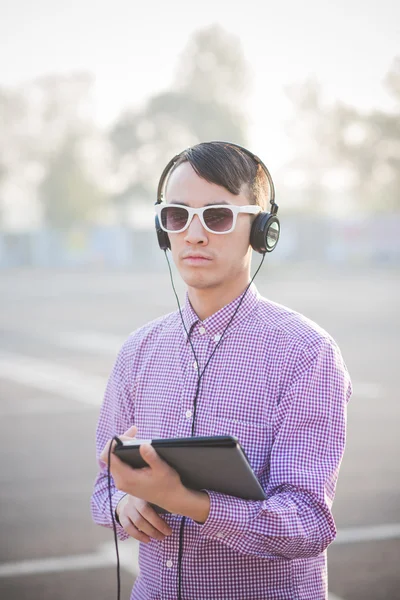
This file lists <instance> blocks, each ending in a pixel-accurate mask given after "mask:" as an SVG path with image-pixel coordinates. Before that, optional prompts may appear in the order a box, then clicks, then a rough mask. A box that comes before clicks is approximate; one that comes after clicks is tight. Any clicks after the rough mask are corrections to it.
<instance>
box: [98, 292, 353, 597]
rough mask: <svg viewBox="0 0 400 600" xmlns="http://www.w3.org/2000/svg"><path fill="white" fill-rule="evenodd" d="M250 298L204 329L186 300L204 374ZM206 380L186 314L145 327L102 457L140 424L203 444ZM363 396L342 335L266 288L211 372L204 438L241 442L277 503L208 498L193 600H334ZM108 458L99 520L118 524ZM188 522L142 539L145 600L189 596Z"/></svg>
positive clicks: (194, 543)
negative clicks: (355, 420) (334, 558)
mask: <svg viewBox="0 0 400 600" xmlns="http://www.w3.org/2000/svg"><path fill="white" fill-rule="evenodd" d="M239 301H240V297H239V298H236V300H234V301H233V302H231V303H230V304H229V305H227V306H225V307H224V308H222V309H221V310H219V311H218V312H217V313H215V314H214V315H212V316H211V317H208V318H207V319H205V320H204V321H203V322H202V321H200V320H199V318H198V317H197V315H196V313H195V312H194V311H193V309H192V307H191V304H190V302H189V301H188V299H186V304H185V306H184V308H183V310H182V313H183V318H184V320H185V323H186V327H187V330H188V331H190V332H191V334H190V335H191V341H192V343H193V346H194V348H195V352H196V355H197V358H198V360H199V364H200V372H201V371H202V368H203V367H204V365H205V364H206V362H207V360H208V358H209V357H210V355H211V353H212V352H213V350H214V348H215V346H216V343H217V342H218V340H219V338H220V336H221V334H222V333H223V331H224V329H225V327H226V325H227V324H228V322H229V320H230V318H231V317H232V315H233V313H234V311H235V309H236V307H237V305H238V302H239ZM197 377H198V375H197V369H196V363H195V360H194V356H193V352H192V349H191V346H190V343H189V342H188V340H187V337H186V334H185V331H184V328H183V325H182V321H181V318H180V315H179V312H175V313H172V314H169V315H166V316H164V317H162V318H160V319H157V320H155V321H153V322H151V323H149V324H147V325H145V326H144V327H142V328H141V329H139V330H137V331H136V332H134V333H132V334H131V335H130V337H129V338H128V340H127V341H126V342H125V344H124V345H123V347H122V349H121V350H120V352H119V355H118V357H117V360H116V363H115V366H114V369H113V371H112V373H111V376H110V379H109V382H108V385H107V389H106V393H105V398H104V403H103V406H102V408H101V412H100V418H99V423H98V429H97V455H99V454H100V452H101V450H102V449H103V447H104V445H105V443H106V441H107V440H108V439H110V438H111V437H113V436H114V435H115V434H121V433H123V432H124V431H126V430H127V429H128V428H129V427H130V426H131V425H133V424H136V425H137V426H138V434H137V435H138V437H140V438H144V439H149V438H167V437H185V436H190V433H191V427H192V418H193V399H194V397H195V391H196V384H197ZM351 391H352V388H351V382H350V378H349V374H348V371H347V369H346V366H345V364H344V362H343V359H342V356H341V353H340V350H339V349H338V347H337V345H336V344H335V342H334V340H333V339H332V338H331V337H330V336H329V334H327V333H326V331H324V330H323V329H321V328H320V327H319V326H318V325H316V324H315V323H313V322H312V321H310V320H309V319H307V318H305V317H304V316H302V315H300V314H299V313H296V312H295V311H293V310H290V309H288V308H287V307H285V306H282V305H280V304H277V303H274V302H271V301H270V300H267V299H265V298H263V297H261V296H260V295H259V294H258V292H257V290H256V288H255V286H254V284H253V285H252V286H251V287H250V289H249V291H248V292H247V294H246V295H245V297H244V299H243V302H242V304H241V306H240V308H239V310H238V312H237V314H236V316H235V317H234V319H233V321H232V323H231V325H230V326H229V328H228V329H227V331H226V332H225V334H224V335H223V338H222V340H221V343H220V345H219V347H218V348H217V350H216V352H215V354H214V356H213V357H212V359H211V361H210V363H209V365H208V367H207V369H206V371H205V373H204V375H203V377H202V381H201V387H200V394H199V397H198V402H197V413H196V424H195V425H196V426H195V435H199V436H207V435H224V434H228V435H234V436H236V437H237V438H238V439H239V441H240V443H241V445H242V446H243V448H244V450H245V452H246V454H247V457H248V459H249V461H250V463H251V466H252V468H253V470H254V472H255V474H256V476H257V478H258V480H259V481H260V483H261V485H262V487H263V488H264V490H265V494H266V500H264V501H249V500H242V499H239V498H235V497H232V496H226V495H224V494H220V493H217V492H214V491H207V493H208V494H209V497H210V513H209V516H208V518H207V520H206V522H205V523H204V524H198V523H196V522H194V521H192V520H191V519H187V520H186V524H185V529H184V543H183V559H182V598H183V599H184V600H206V599H207V600H323V599H326V598H327V594H328V591H327V556H326V548H327V546H328V545H329V544H330V543H331V542H332V540H333V539H334V537H335V534H336V528H335V523H334V520H333V517H332V513H331V508H332V502H333V498H334V493H335V486H336V481H337V477H338V472H339V466H340V462H341V460H342V456H343V451H344V446H345V436H346V405H347V401H348V400H349V398H350V395H351ZM99 464H100V473H99V475H98V477H97V479H96V482H95V487H94V492H93V496H92V514H93V518H94V520H95V522H96V523H98V524H99V525H103V526H106V527H111V526H112V522H111V516H110V510H109V501H108V489H107V471H106V469H105V468H104V465H102V463H100V462H99ZM112 494H113V497H112V503H113V507H114V508H115V507H116V505H117V503H118V501H119V500H120V499H121V497H122V496H123V495H124V493H123V492H121V491H118V490H116V488H115V487H114V486H113V489H112ZM181 518H182V517H180V516H179V515H167V516H165V519H166V521H167V522H168V523H169V525H170V526H171V527H172V529H173V534H172V535H171V536H169V537H167V538H166V539H164V540H163V541H157V540H152V541H151V542H150V543H148V544H140V551H139V566H140V574H139V575H138V577H137V579H136V581H135V585H134V587H133V590H132V595H131V600H156V599H157V600H176V598H177V590H178V578H177V565H178V548H179V535H178V532H179V525H180V521H181ZM117 530H118V536H119V538H120V539H121V540H123V539H126V538H127V537H128V536H127V534H126V533H125V531H124V530H123V529H122V527H120V526H119V525H118V526H117Z"/></svg>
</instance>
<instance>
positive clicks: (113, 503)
mask: <svg viewBox="0 0 400 600" xmlns="http://www.w3.org/2000/svg"><path fill="white" fill-rule="evenodd" d="M124 496H126V492H121V491H120V490H118V491H116V492H115V493H114V494H113V495H112V496H111V506H112V511H113V515H114V519H115V526H116V529H117V535H118V538H119V539H120V540H127V539H128V537H129V535H128V534H127V533H126V531H125V529H124V528H123V527H122V525H120V524H119V522H118V520H117V513H116V510H117V506H118V502H119V501H120V500H121V499H122V498H123V497H124ZM110 522H111V523H110V524H111V527H112V519H111V515H110Z"/></svg>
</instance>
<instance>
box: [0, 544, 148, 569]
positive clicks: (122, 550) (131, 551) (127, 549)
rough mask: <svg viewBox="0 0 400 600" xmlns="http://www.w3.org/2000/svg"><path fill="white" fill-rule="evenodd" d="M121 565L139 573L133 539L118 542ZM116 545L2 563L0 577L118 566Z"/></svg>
mask: <svg viewBox="0 0 400 600" xmlns="http://www.w3.org/2000/svg"><path fill="white" fill-rule="evenodd" d="M118 550H119V558H120V563H121V567H122V568H123V569H125V570H126V571H129V572H130V573H132V574H133V575H134V576H136V575H137V573H138V568H137V561H138V545H137V544H136V543H135V542H134V541H133V540H132V541H131V540H127V541H125V542H123V543H122V544H121V543H119V544H118ZM116 564H117V563H116V555H115V546H114V544H113V543H107V544H104V545H102V546H100V548H99V549H98V551H97V552H92V553H91V554H75V555H72V556H58V557H56V558H42V559H37V560H22V561H18V562H8V563H3V564H0V577H18V576H22V575H35V574H37V573H57V572H61V571H83V570H85V569H101V568H103V567H114V566H116Z"/></svg>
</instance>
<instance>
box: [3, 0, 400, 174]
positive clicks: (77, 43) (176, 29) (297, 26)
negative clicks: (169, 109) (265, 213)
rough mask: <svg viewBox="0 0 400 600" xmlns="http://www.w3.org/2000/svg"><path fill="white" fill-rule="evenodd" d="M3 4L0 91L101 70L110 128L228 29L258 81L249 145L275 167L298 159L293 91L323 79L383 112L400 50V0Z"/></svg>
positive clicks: (100, 110)
mask: <svg viewBox="0 0 400 600" xmlns="http://www.w3.org/2000/svg"><path fill="white" fill-rule="evenodd" d="M0 7H1V9H0V11H1V13H0V85H14V84H19V83H22V82H24V81H26V80H29V79H31V78H33V77H35V76H37V75H42V74H46V73H51V72H63V73H65V72H71V71H73V70H87V71H90V72H92V73H93V74H94V75H95V78H96V86H95V111H96V118H97V120H98V122H100V123H102V124H106V123H109V122H110V121H111V120H112V119H113V118H114V117H115V116H116V115H117V113H118V111H119V110H120V109H121V108H122V107H124V106H127V105H138V104H140V103H142V102H144V100H145V99H146V97H148V96H149V95H151V94H152V93H154V92H157V91H159V90H162V89H164V88H166V87H168V85H169V84H170V82H171V81H172V78H173V75H174V69H175V66H176V61H177V57H178V55H179V53H180V52H181V51H182V49H183V48H184V46H185V44H186V42H187V40H188V38H189V36H190V34H191V33H192V32H193V31H195V30H196V29H198V28H200V27H203V26H206V25H209V24H212V23H219V24H221V25H222V26H223V27H224V28H225V29H226V30H227V31H229V32H232V33H235V34H237V35H238V36H239V37H240V39H241V42H242V46H243V49H244V52H245V55H246V58H247V59H248V61H249V63H250V66H251V70H252V74H253V85H252V89H251V97H250V103H249V120H250V123H251V146H250V148H251V150H253V151H254V152H256V153H259V154H260V155H261V156H262V157H263V158H265V160H266V161H268V162H269V164H271V165H272V166H274V165H279V164H280V163H281V162H282V161H284V160H285V158H286V156H287V140H286V139H285V134H284V130H283V129H284V121H285V119H286V118H287V116H288V111H289V109H290V106H289V104H288V102H287V101H286V100H285V95H284V92H283V87H284V86H285V85H286V84H289V83H292V82H299V81H302V80H303V79H305V78H306V77H308V76H314V77H316V78H317V79H319V80H320V81H321V83H322V84H323V86H324V90H325V93H326V98H327V100H330V99H333V98H341V99H343V100H345V101H347V102H350V103H353V104H356V105H358V106H360V107H363V108H369V107H371V106H383V105H384V104H385V103H387V102H388V100H387V96H386V94H385V93H384V91H383V88H382V79H383V77H384V75H385V73H386V72H387V71H388V69H389V67H390V65H391V63H392V60H393V58H394V56H395V55H396V54H397V55H400V2H396V1H395V0H364V1H362V0H335V1H327V0H325V1H324V0H303V1H302V2H299V1H298V0H291V1H289V0H273V1H272V2H268V0H246V1H243V2H239V1H238V0H230V1H224V0H202V1H201V2H196V3H194V2H182V1H180V0H158V2H151V1H148V2H143V1H142V0H141V1H140V2H139V1H138V0H113V1H107V2H106V1H104V0H68V2H66V1H65V0H63V1H61V0H35V2H32V0H9V1H8V2H6V1H5V0H0Z"/></svg>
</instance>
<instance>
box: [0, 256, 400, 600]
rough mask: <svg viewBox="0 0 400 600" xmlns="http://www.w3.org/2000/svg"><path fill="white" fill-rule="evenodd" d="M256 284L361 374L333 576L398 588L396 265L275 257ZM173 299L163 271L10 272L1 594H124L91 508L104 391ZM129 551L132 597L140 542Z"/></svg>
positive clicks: (335, 585)
mask: <svg viewBox="0 0 400 600" xmlns="http://www.w3.org/2000/svg"><path fill="white" fill-rule="evenodd" d="M257 286H258V289H259V291H260V292H261V293H263V294H264V295H265V296H267V297H269V298H271V299H272V300H276V301H278V302H281V303H282V304H286V305H288V306H290V307H291V308H294V309H296V310H299V311H300V312H303V313H304V314H306V315H307V316H308V317H310V318H311V319H314V320H315V321H316V322H317V323H319V324H320V325H321V326H322V327H324V328H325V329H327V330H328V331H329V332H330V333H331V334H332V335H333V337H334V338H335V339H336V340H337V342H338V343H339V346H340V348H341V350H342V353H343V355H344V358H345V361H346V363H347V365H348V368H349V370H350V374H351V376H352V380H353V383H354V390H355V391H354V395H353V397H352V399H351V402H350V404H349V410H348V441H347V449H346V454H345V458H344V460H343V464H342V468H341V472H340V477H339V484H338V489H337V495H336V500H335V504H334V516H335V520H336V524H337V526H338V529H339V535H338V539H337V541H336V542H334V543H333V544H332V545H331V546H330V548H329V550H328V557H329V589H330V591H331V592H332V593H333V594H335V595H337V596H338V597H340V598H343V599H344V600H395V599H399V598H400V573H399V565H400V475H399V467H398V462H399V456H400V451H399V450H400V443H399V423H400V420H399V415H400V403H399V393H398V389H397V388H398V386H397V375H398V370H399V351H398V341H399V332H400V331H399V330H400V317H399V307H400V278H399V271H397V272H396V271H394V270H393V269H392V270H388V269H386V270H378V269H374V270H367V269H365V268H357V269H355V268H353V269H346V270H339V269H332V268H315V267H310V266H309V267H304V266H302V267H300V266H294V267H291V268H289V267H279V268H278V267H277V266H276V265H275V266H274V265H273V266H271V267H268V266H267V265H266V266H265V268H264V269H263V272H262V274H260V276H259V278H258V280H257ZM178 290H179V293H180V297H181V298H182V299H183V297H184V294H183V286H182V285H181V284H180V283H178ZM172 310H175V299H174V296H173V293H172V291H171V287H170V283H169V280H168V277H167V275H166V274H165V273H162V272H156V273H148V272H146V273H136V274H135V273H129V272H125V273H124V272H119V273H103V272H93V271H89V270H86V271H82V272H48V271H47V272H46V271H8V272H3V273H2V274H1V275H0V417H1V419H0V432H1V437H0V452H1V470H0V482H1V486H0V540H1V544H0V597H1V598H5V599H10V600H14V599H18V600H25V599H28V598H29V600H53V599H60V600H75V599H76V598H87V599H89V598H90V599H92V598H93V599H96V600H103V599H104V600H109V599H112V598H116V572H115V556H114V550H113V538H112V532H111V531H110V530H106V529H102V528H100V527H98V526H96V525H94V524H93V523H92V522H91V517H90V511H89V498H90V494H91V490H92V484H93V480H94V477H95V474H96V462H95V457H94V432H95V427H96V421H97V415H98V411H99V402H100V401H101V395H102V392H103V390H104V386H105V383H106V379H107V376H108V374H109V372H110V369H111V367H112V364H113V361H114V358H115V356H116V352H117V350H118V348H119V346H120V344H121V343H122V342H123V340H124V339H125V338H126V337H127V336H128V335H129V333H130V332H131V331H132V330H133V329H135V328H136V327H138V326H139V325H141V324H143V323H144V322H146V321H147V320H149V319H151V318H155V317H157V316H159V315H161V314H163V313H165V312H169V311H172ZM122 546H124V545H123V544H121V548H122ZM122 554H123V556H122V562H123V565H124V567H123V569H122V572H121V574H122V598H124V599H127V598H129V593H130V589H131V586H132V583H133V579H134V572H133V570H132V565H134V554H135V547H134V546H133V545H129V543H128V544H127V545H125V546H124V549H122ZM199 600H202V599H199ZM227 600H228V599H227ZM260 600H261V599H260Z"/></svg>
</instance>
